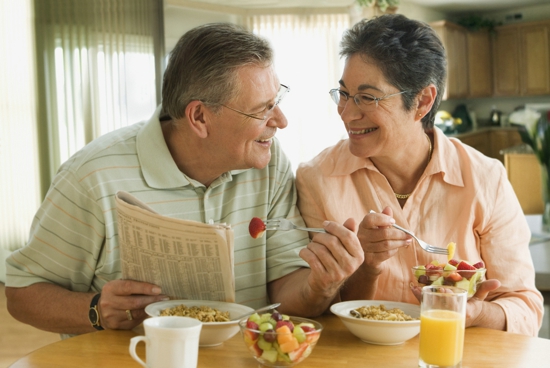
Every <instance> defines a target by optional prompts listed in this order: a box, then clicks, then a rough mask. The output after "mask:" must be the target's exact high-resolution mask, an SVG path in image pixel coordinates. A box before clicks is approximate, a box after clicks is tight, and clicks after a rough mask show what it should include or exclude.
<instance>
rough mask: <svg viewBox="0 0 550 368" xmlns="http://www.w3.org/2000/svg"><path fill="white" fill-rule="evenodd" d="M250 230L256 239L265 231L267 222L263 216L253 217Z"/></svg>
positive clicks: (249, 225)
mask: <svg viewBox="0 0 550 368" xmlns="http://www.w3.org/2000/svg"><path fill="white" fill-rule="evenodd" d="M248 232H249V233H250V236H251V237H253V238H254V239H256V238H259V237H260V236H262V235H263V234H264V232H265V223H264V222H263V221H262V219H261V218H258V217H253V218H252V220H250V224H248Z"/></svg>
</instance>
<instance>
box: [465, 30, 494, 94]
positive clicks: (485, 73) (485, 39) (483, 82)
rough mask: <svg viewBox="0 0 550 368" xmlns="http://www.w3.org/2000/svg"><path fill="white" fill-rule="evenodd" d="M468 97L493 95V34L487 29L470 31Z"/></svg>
mask: <svg viewBox="0 0 550 368" xmlns="http://www.w3.org/2000/svg"><path fill="white" fill-rule="evenodd" d="M466 39H467V43H468V52H467V55H468V97H489V96H492V95H493V64H492V56H491V55H492V51H491V35H490V34H489V32H488V31H487V30H480V31H476V32H468V33H467V34H466Z"/></svg>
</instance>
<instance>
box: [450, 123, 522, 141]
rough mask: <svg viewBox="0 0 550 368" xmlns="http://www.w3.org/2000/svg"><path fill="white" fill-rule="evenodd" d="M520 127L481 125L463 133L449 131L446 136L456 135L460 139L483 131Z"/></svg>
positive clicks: (502, 130)
mask: <svg viewBox="0 0 550 368" xmlns="http://www.w3.org/2000/svg"><path fill="white" fill-rule="evenodd" d="M517 130H518V128H516V127H512V126H508V127H500V126H480V127H477V128H473V129H470V130H468V131H466V132H463V133H448V134H446V136H448V137H455V138H458V139H461V138H465V137H471V136H474V135H478V134H481V133H488V132H517Z"/></svg>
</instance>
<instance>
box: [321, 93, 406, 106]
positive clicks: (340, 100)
mask: <svg viewBox="0 0 550 368" xmlns="http://www.w3.org/2000/svg"><path fill="white" fill-rule="evenodd" d="M405 92H407V91H401V92H397V93H392V94H391V95H386V96H382V97H375V96H373V95H371V94H370V93H356V94H355V95H353V96H350V95H349V93H347V92H344V91H342V90H340V89H338V88H334V89H331V90H330V91H329V93H330V97H332V100H333V101H334V102H335V103H336V104H337V105H338V106H340V107H344V106H345V105H346V102H348V100H349V99H350V98H352V99H353V101H354V102H355V104H356V105H357V106H359V108H360V109H361V110H362V111H365V112H369V111H373V110H375V109H376V108H377V107H378V101H382V100H385V99H387V98H390V97H393V96H397V95H400V94H402V93H405Z"/></svg>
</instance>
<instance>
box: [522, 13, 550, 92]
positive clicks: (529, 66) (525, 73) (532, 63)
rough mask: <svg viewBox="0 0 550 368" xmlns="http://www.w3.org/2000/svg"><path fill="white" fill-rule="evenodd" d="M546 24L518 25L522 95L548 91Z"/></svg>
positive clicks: (549, 89)
mask: <svg viewBox="0 0 550 368" xmlns="http://www.w3.org/2000/svg"><path fill="white" fill-rule="evenodd" d="M548 31H549V27H548V25H546V24H537V25H527V26H522V27H520V33H519V38H520V45H521V59H520V76H521V78H520V81H521V94H522V95H542V94H548V93H550V60H549V55H548V48H549V45H548Z"/></svg>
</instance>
